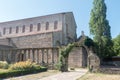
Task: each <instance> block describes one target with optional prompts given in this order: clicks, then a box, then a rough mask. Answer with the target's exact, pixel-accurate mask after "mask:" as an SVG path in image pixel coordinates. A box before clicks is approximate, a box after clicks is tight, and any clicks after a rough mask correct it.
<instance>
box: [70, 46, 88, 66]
mask: <svg viewBox="0 0 120 80" xmlns="http://www.w3.org/2000/svg"><path fill="white" fill-rule="evenodd" d="M87 58H88V52H87V49H86V48H85V47H84V46H78V47H74V48H73V49H72V51H71V52H70V53H69V58H68V66H69V67H74V68H80V67H82V68H85V67H87Z"/></svg>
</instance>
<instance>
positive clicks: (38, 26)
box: [37, 23, 41, 31]
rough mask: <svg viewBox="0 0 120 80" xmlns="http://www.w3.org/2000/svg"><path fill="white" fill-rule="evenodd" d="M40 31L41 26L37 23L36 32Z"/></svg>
mask: <svg viewBox="0 0 120 80" xmlns="http://www.w3.org/2000/svg"><path fill="white" fill-rule="evenodd" d="M40 29H41V24H40V23H38V24H37V31H40Z"/></svg>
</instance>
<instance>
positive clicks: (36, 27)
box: [0, 12, 87, 67]
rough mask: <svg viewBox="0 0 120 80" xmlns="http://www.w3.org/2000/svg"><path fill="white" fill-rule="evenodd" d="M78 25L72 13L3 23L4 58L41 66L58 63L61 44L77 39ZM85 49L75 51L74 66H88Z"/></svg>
mask: <svg viewBox="0 0 120 80" xmlns="http://www.w3.org/2000/svg"><path fill="white" fill-rule="evenodd" d="M76 28H77V26H76V23H75V19H74V16H73V13H72V12H65V13H58V14H52V15H46V16H40V17H34V18H27V19H20V20H15V21H8V22H1V23H0V60H1V61H4V60H5V61H8V62H9V63H15V62H18V61H25V60H27V59H31V60H32V61H34V62H36V63H38V64H40V65H47V66H48V65H49V66H53V65H55V64H57V63H58V57H59V49H58V48H57V46H65V45H67V44H68V43H71V42H75V41H76V40H77V35H76ZM83 49H84V48H82V47H81V48H78V49H77V53H78V54H77V53H76V51H73V53H71V55H70V58H71V59H70V63H71V65H73V67H74V66H77V67H82V66H85V65H86V63H87V62H86V61H84V60H83V58H82V56H81V55H82V54H83V53H84V52H85V51H84V50H83ZM74 50H75V49H74ZM79 50H80V51H79ZM81 53H82V54H81ZM85 53H86V52H85ZM79 54H81V55H79ZM85 55H86V54H85ZM84 58H86V57H84ZM83 61H84V65H82V63H81V62H83Z"/></svg>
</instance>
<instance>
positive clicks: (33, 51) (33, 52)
mask: <svg viewBox="0 0 120 80" xmlns="http://www.w3.org/2000/svg"><path fill="white" fill-rule="evenodd" d="M32 56H33V57H32V58H33V59H32V61H33V62H35V50H34V49H32Z"/></svg>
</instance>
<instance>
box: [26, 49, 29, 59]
mask: <svg viewBox="0 0 120 80" xmlns="http://www.w3.org/2000/svg"><path fill="white" fill-rule="evenodd" d="M25 55H26V61H27V60H28V59H29V56H28V55H29V53H28V49H26V54H25Z"/></svg>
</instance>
